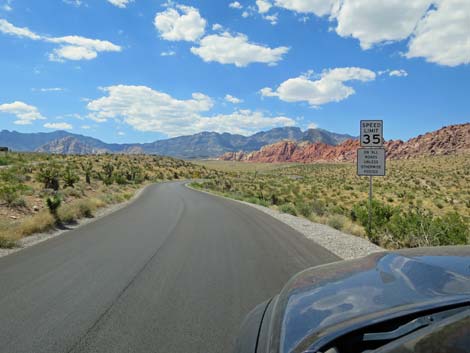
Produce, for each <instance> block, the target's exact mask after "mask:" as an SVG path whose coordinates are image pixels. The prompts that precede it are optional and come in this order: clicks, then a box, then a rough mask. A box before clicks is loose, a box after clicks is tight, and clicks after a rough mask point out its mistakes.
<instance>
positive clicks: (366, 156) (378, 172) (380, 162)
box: [357, 148, 385, 176]
mask: <svg viewBox="0 0 470 353" xmlns="http://www.w3.org/2000/svg"><path fill="white" fill-rule="evenodd" d="M357 175H358V176H385V148H359V149H358V150H357Z"/></svg>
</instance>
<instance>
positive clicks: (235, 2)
mask: <svg viewBox="0 0 470 353" xmlns="http://www.w3.org/2000/svg"><path fill="white" fill-rule="evenodd" d="M228 6H229V7H231V8H232V9H241V8H243V6H242V4H240V3H239V2H238V1H234V2H231V3H230V4H228Z"/></svg>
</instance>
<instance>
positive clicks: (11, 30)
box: [0, 19, 121, 61]
mask: <svg viewBox="0 0 470 353" xmlns="http://www.w3.org/2000/svg"><path fill="white" fill-rule="evenodd" d="M0 32H2V33H4V34H8V35H12V36H17V37H21V38H29V39H32V40H38V41H43V42H48V43H54V44H58V45H59V47H58V48H55V49H54V50H53V52H52V53H50V54H49V59H50V60H51V61H64V60H91V59H94V58H96V57H97V56H98V53H101V52H119V51H121V47H120V46H118V45H116V44H113V43H111V42H109V41H106V40H99V39H90V38H85V37H80V36H64V37H47V36H41V35H38V34H36V33H34V32H32V31H30V30H29V29H28V28H21V27H16V26H14V25H13V24H11V23H10V22H8V21H6V20H4V19H0Z"/></svg>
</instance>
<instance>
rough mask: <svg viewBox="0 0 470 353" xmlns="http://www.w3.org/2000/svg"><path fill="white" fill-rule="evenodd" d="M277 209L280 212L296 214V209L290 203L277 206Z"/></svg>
mask: <svg viewBox="0 0 470 353" xmlns="http://www.w3.org/2000/svg"><path fill="white" fill-rule="evenodd" d="M279 211H281V212H282V213H288V214H291V215H292V216H297V210H296V209H295V207H294V205H292V204H291V203H285V204H283V205H281V206H279Z"/></svg>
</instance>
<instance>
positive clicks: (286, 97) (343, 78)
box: [260, 67, 376, 107]
mask: <svg viewBox="0 0 470 353" xmlns="http://www.w3.org/2000/svg"><path fill="white" fill-rule="evenodd" d="M375 78H376V74H375V72H373V71H370V70H367V69H362V68H358V67H345V68H336V69H331V70H327V71H324V72H323V73H322V74H321V75H320V77H319V78H318V79H316V80H312V79H311V78H310V76H309V75H302V76H299V77H295V78H291V79H288V80H287V81H284V82H283V83H281V84H280V85H279V87H278V88H277V89H276V90H272V89H271V88H269V87H266V88H263V89H262V90H261V91H260V92H261V94H262V95H263V96H265V97H278V98H279V99H281V100H283V101H285V102H303V101H304V102H308V103H309V104H310V105H311V106H314V107H315V106H319V105H322V104H326V103H330V102H339V101H342V100H344V99H346V98H348V97H349V96H351V95H353V94H354V93H355V90H354V88H352V87H351V86H348V85H346V84H345V83H346V82H348V81H362V82H366V81H373V80H375Z"/></svg>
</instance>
